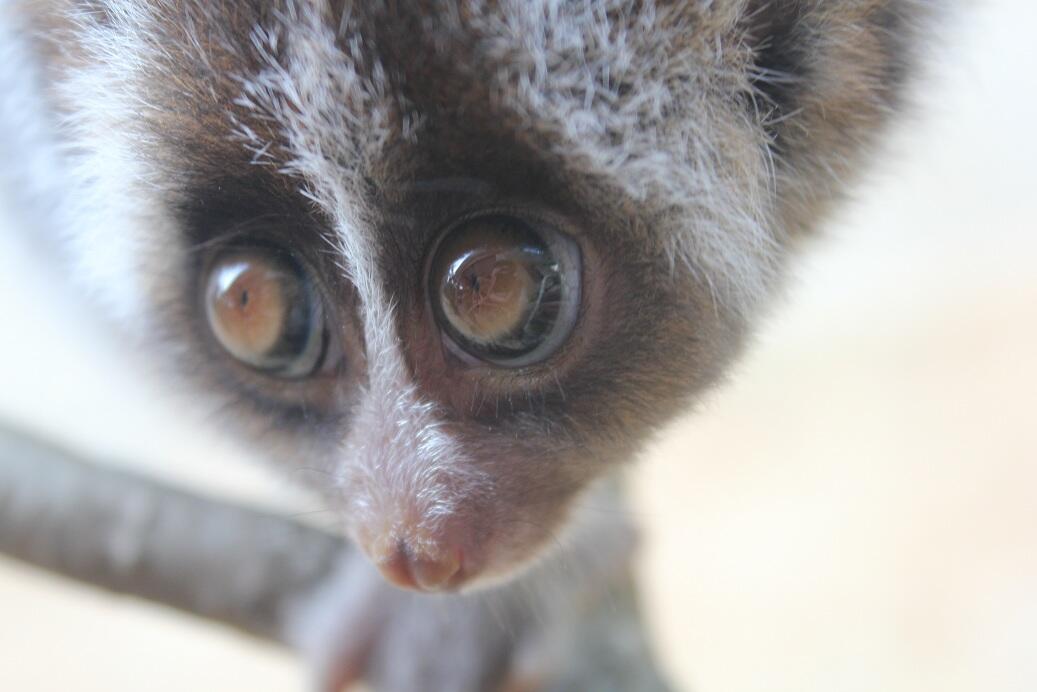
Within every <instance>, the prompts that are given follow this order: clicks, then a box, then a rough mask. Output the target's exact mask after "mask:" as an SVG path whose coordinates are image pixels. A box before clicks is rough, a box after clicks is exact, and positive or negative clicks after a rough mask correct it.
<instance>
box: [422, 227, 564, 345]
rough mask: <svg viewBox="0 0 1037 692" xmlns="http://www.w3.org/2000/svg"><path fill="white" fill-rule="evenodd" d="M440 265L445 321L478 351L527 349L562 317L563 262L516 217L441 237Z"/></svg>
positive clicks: (463, 342) (460, 339)
mask: <svg viewBox="0 0 1037 692" xmlns="http://www.w3.org/2000/svg"><path fill="white" fill-rule="evenodd" d="M436 264H437V265H438V269H439V271H438V272H437V274H438V277H439V278H438V284H439V285H438V289H439V290H438V296H439V303H440V305H439V308H440V312H441V313H442V315H443V319H442V322H443V323H444V326H445V328H446V329H447V331H448V332H449V333H450V334H451V336H452V337H453V338H454V339H455V341H457V342H458V343H459V345H462V346H463V347H464V348H466V349H467V350H468V351H470V352H472V353H473V355H480V356H485V357H490V358H500V359H506V358H509V357H517V356H521V355H525V354H526V353H529V352H531V351H532V350H533V349H535V348H536V347H537V346H538V345H539V344H540V343H541V342H542V341H543V340H544V339H545V338H546V336H547V335H548V334H550V332H551V330H552V328H553V326H554V324H555V322H556V321H557V319H558V313H559V309H560V305H561V300H562V280H561V276H560V273H559V268H558V263H557V261H556V260H555V258H554V257H553V256H552V254H551V252H550V250H549V249H548V247H547V246H546V244H545V243H544V242H543V241H542V240H541V239H540V237H539V236H538V235H537V234H536V233H534V232H533V231H532V230H531V229H530V228H528V227H527V226H525V224H522V223H521V222H519V221H518V220H515V219H509V218H506V217H493V218H481V219H477V220H475V221H473V222H470V223H469V224H468V225H466V226H464V227H462V228H460V229H458V230H457V231H455V233H454V235H452V236H451V237H450V238H448V239H447V240H446V241H445V242H444V245H443V247H441V249H440V252H439V258H438V259H437V262H436Z"/></svg>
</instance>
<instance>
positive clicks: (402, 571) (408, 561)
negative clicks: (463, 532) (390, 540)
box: [378, 541, 461, 591]
mask: <svg viewBox="0 0 1037 692" xmlns="http://www.w3.org/2000/svg"><path fill="white" fill-rule="evenodd" d="M378 568H379V569H380V570H381V571H382V575H383V576H384V577H385V578H386V579H387V580H388V581H389V582H391V583H393V584H395V585H396V586H399V587H400V588H403V589H415V590H419V591H439V590H442V589H446V588H450V587H451V586H454V585H455V582H456V581H457V577H458V576H459V575H460V572H461V554H460V552H451V551H445V552H443V553H442V554H440V555H427V554H420V555H418V554H415V553H414V551H412V550H411V549H410V548H409V547H408V546H407V544H406V543H404V542H403V541H400V542H398V543H397V544H396V547H395V549H394V550H392V551H391V554H389V555H388V556H386V557H385V558H383V559H381V560H379V561H378Z"/></svg>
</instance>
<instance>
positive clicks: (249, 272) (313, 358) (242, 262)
mask: <svg viewBox="0 0 1037 692" xmlns="http://www.w3.org/2000/svg"><path fill="white" fill-rule="evenodd" d="M203 299H204V303H205V314H206V318H207V320H208V325H209V329H210V330H211V331H212V334H213V335H214V336H215V337H216V340H217V341H218V342H219V343H220V345H221V346H222V347H223V348H224V349H225V350H226V351H227V352H228V353H229V354H230V355H232V356H233V357H234V358H236V359H237V360H239V361H241V362H242V363H244V364H246V365H248V366H249V367H251V368H253V369H255V370H258V371H261V372H263V373H265V374H269V375H273V376H276V377H281V378H286V379H290V378H301V377H306V376H307V375H310V374H312V373H314V372H315V371H317V370H318V369H319V368H320V367H321V366H322V364H323V361H324V360H325V356H326V353H327V350H328V329H327V325H326V322H325V314H324V309H323V306H322V303H321V296H320V292H319V290H318V289H317V287H316V285H315V284H314V282H313V280H312V278H311V277H310V276H309V274H308V273H307V272H306V271H305V270H304V268H303V267H302V266H301V265H299V264H298V263H297V262H295V261H294V260H292V259H291V258H290V257H288V256H287V255H286V254H285V253H281V252H277V251H276V250H273V249H266V248H248V249H235V250H230V251H227V252H224V253H223V254H221V255H220V256H218V257H217V258H216V259H215V261H213V263H212V264H211V266H210V268H209V270H208V273H207V276H206V278H205V284H204V295H203Z"/></svg>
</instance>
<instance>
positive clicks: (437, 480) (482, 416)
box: [30, 0, 904, 590]
mask: <svg viewBox="0 0 1037 692" xmlns="http://www.w3.org/2000/svg"><path fill="white" fill-rule="evenodd" d="M807 5H810V7H807ZM814 5H820V4H817V3H796V2H789V3H777V4H775V3H758V2H740V1H731V2H685V3H651V2H648V3H645V2H638V3H626V2H606V3H591V2H571V3H548V2H526V1H525V0H516V1H515V2H500V3H482V2H478V3H477V2H442V3H401V4H399V5H398V4H397V3H391V2H390V3H357V4H356V5H352V4H349V3H345V4H343V3H341V2H335V3H324V2H312V3H311V2H287V3H282V2H270V3H267V2H248V3H245V2H226V3H224V2H202V0H197V1H188V0H184V1H182V2H146V3H138V2H118V1H116V0H109V1H107V2H75V1H68V2H62V3H56V5H55V7H50V6H49V5H48V8H49V9H48V12H50V13H53V14H51V15H50V18H49V19H47V20H46V22H47V24H48V35H49V36H51V37H54V38H55V40H54V46H52V49H53V51H54V52H55V53H56V54H57V56H58V57H56V58H55V59H54V63H53V66H52V67H53V71H54V72H53V83H54V98H55V101H56V103H57V105H58V107H59V108H60V109H62V110H63V112H64V113H65V114H66V116H65V117H66V121H65V122H64V133H65V136H66V138H67V141H68V143H69V162H70V167H71V171H72V173H71V176H70V177H71V178H72V179H73V184H75V185H79V186H82V195H80V196H81V197H82V199H83V200H84V204H83V207H82V209H79V210H77V213H78V215H79V218H80V219H81V220H82V227H80V228H75V229H71V231H70V245H71V247H72V248H73V252H74V254H75V255H76V261H77V266H78V269H79V271H80V273H81V274H82V275H83V276H86V277H87V278H88V279H89V280H90V281H91V282H92V283H93V285H97V286H100V289H99V291H100V293H101V295H102V297H103V298H105V299H106V300H107V301H108V303H109V305H110V306H111V307H112V308H113V309H114V310H115V313H116V314H117V315H118V316H120V317H121V318H122V319H123V320H124V321H125V322H126V323H127V324H129V325H130V326H132V327H133V328H135V329H137V330H139V331H140V332H141V334H142V335H143V337H144V339H145V343H146V344H147V345H148V347H149V348H152V349H154V351H155V353H156V356H159V355H161V356H162V357H163V358H168V359H170V362H171V363H173V365H174V367H176V368H178V372H180V373H182V374H183V376H184V377H185V378H186V379H187V381H189V382H190V383H191V384H192V386H193V387H195V390H194V391H195V392H196V394H195V395H196V396H199V397H202V396H207V397H209V399H207V400H211V401H214V402H216V403H217V404H220V405H224V406H225V408H226V410H227V411H229V412H231V413H232V414H233V419H234V421H235V425H236V426H237V427H238V428H239V429H240V430H242V431H243V432H244V434H245V435H246V436H247V437H248V438H249V439H250V440H252V441H253V442H254V443H255V445H256V446H257V447H258V448H259V449H261V450H262V451H264V452H265V453H267V454H268V455H269V456H270V457H272V458H273V459H275V460H276V461H278V462H279V463H281V464H283V465H285V466H287V467H288V468H289V469H290V470H291V471H292V475H293V476H294V477H295V478H297V479H301V480H305V481H306V482H307V483H308V484H309V485H311V486H312V487H314V488H316V489H317V490H318V491H319V492H321V493H322V494H324V495H325V496H326V497H327V498H328V501H329V503H330V504H331V506H333V507H334V508H335V509H336V511H337V512H338V514H339V515H340V517H341V520H342V524H343V526H344V528H345V530H346V531H347V532H348V533H349V535H350V536H352V537H353V538H354V539H355V540H356V542H357V543H358V544H359V545H360V546H361V547H362V549H363V550H364V551H365V552H366V553H367V555H368V556H369V557H370V558H371V560H372V561H373V562H375V563H376V564H378V565H379V566H380V567H381V568H382V570H383V572H384V573H385V575H386V576H387V578H389V579H390V580H392V581H393V582H395V583H397V584H400V585H403V586H407V587H413V588H420V589H425V590H435V589H452V588H458V587H462V586H467V585H471V584H477V583H480V582H486V581H489V580H493V579H497V578H501V577H504V576H506V575H509V574H511V573H513V572H514V571H516V570H517V569H519V568H520V567H521V566H523V565H525V564H527V563H529V562H530V561H531V560H533V559H534V558H535V557H537V556H538V555H539V554H541V553H542V552H543V551H544V550H545V548H546V546H548V545H549V544H552V543H554V542H556V539H557V537H558V536H559V535H560V534H562V533H564V532H563V529H564V526H565V524H566V519H567V516H568V514H569V512H570V510H571V508H572V507H573V504H574V502H575V501H576V499H577V498H578V496H579V495H580V493H581V491H582V490H584V489H585V488H587V487H588V486H589V485H590V484H591V483H592V482H593V481H594V480H595V479H597V478H599V477H601V476H602V475H603V474H605V473H606V472H607V471H609V470H610V469H612V468H615V467H616V465H617V464H619V463H621V462H624V461H625V460H627V459H629V458H630V457H631V456H632V455H633V454H634V453H635V452H636V450H637V449H638V447H639V445H640V444H641V443H642V442H643V440H644V438H645V436H646V435H647V434H648V433H649V432H650V431H651V430H652V429H653V428H655V427H656V426H658V425H659V424H661V423H662V422H665V421H666V420H668V419H669V418H670V417H672V416H673V415H674V414H676V413H677V412H678V411H680V410H682V408H684V407H685V406H686V405H687V404H688V403H689V402H690V401H691V400H692V399H693V397H694V395H695V394H697V393H698V392H700V391H702V390H703V389H704V388H705V387H707V386H708V385H709V384H710V383H712V382H714V381H715V380H716V379H717V378H718V376H719V375H720V373H721V372H722V370H723V367H724V366H725V364H726V363H727V362H728V361H729V360H730V359H731V358H732V357H733V355H734V354H735V353H736V352H737V350H738V347H739V344H740V343H741V341H742V339H743V336H744V334H745V333H746V331H747V330H748V327H749V324H750V322H751V320H752V318H753V317H754V316H755V315H756V314H757V312H758V310H759V308H760V306H761V304H762V303H763V302H764V301H765V300H766V297H767V295H768V294H769V293H771V292H772V291H773V289H774V286H775V284H776V283H777V280H778V276H779V274H780V268H781V266H782V264H783V261H784V256H785V254H786V247H787V246H788V245H789V244H790V240H791V238H792V237H793V236H795V235H796V234H797V233H799V232H800V231H802V230H803V229H804V228H805V226H807V225H808V224H809V223H811V222H812V220H813V218H814V217H815V216H816V214H817V210H818V209H820V208H821V207H823V206H824V205H825V203H826V202H827V201H828V199H829V198H830V197H831V196H832V194H833V184H832V180H833V179H834V177H841V176H845V175H846V174H847V173H848V172H849V168H850V166H851V161H852V160H853V159H852V155H853V154H854V153H855V152H856V151H857V149H858V148H859V145H860V143H861V141H862V140H864V139H866V138H867V135H868V133H870V131H871V129H872V128H873V127H874V126H875V125H876V124H877V123H878V122H879V121H880V120H881V114H882V113H883V112H885V110H886V108H887V106H888V105H889V103H888V101H889V97H890V93H891V85H892V82H893V80H895V78H896V75H897V74H898V70H897V66H898V65H899V62H900V58H901V56H900V55H899V52H900V50H901V46H900V45H899V43H897V42H896V41H893V40H892V39H890V37H891V36H895V35H896V34H895V31H896V30H897V29H896V27H898V26H900V25H899V24H898V25H896V26H894V24H891V22H892V21H893V19H896V20H897V21H899V22H901V23H902V21H903V19H902V17H901V14H902V13H903V11H904V10H903V8H902V7H899V3H892V2H877V1H873V2H863V1H862V2H853V3H851V2H845V3H832V7H831V8H826V9H817V7H814ZM836 5H838V7H836ZM30 11H38V10H30ZM61 13H64V14H61ZM55 16H59V17H61V18H60V19H57V20H55V19H53V17H55ZM818 27H824V28H825V31H827V32H830V33H835V34H838V33H839V32H838V31H837V30H839V29H843V30H845V31H844V32H843V34H840V36H841V38H840V39H839V40H832V41H825V40H821V38H823V37H821V38H819V36H820V34H819V33H818V32H817V31H813V30H815V29H818ZM812 31H813V33H811V32H812ZM804 41H813V43H809V44H808V43H803V42H804ZM807 48H809V50H808V49H807Z"/></svg>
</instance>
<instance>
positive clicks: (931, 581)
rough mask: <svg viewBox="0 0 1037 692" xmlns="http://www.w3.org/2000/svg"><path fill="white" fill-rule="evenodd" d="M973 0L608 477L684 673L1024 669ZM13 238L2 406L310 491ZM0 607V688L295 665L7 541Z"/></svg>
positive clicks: (21, 416)
mask: <svg viewBox="0 0 1037 692" xmlns="http://www.w3.org/2000/svg"><path fill="white" fill-rule="evenodd" d="M963 4H965V5H968V4H969V3H963ZM966 10H967V14H966V17H965V20H964V21H962V22H961V23H960V25H958V26H955V27H953V28H952V29H950V30H948V31H947V32H946V33H945V40H944V41H943V42H944V43H946V44H947V47H946V48H944V49H943V50H942V52H941V53H940V56H941V59H940V60H939V64H938V65H937V66H936V69H935V70H934V74H933V75H932V76H931V77H930V78H929V79H928V80H927V83H928V84H929V86H928V87H927V88H926V90H925V91H924V93H923V96H922V99H921V102H922V103H921V105H922V107H921V108H920V109H919V112H918V114H917V115H916V116H915V118H914V119H913V120H912V121H909V122H907V123H905V124H904V125H903V126H902V127H901V128H899V130H898V132H897V133H896V135H895V137H894V138H893V141H892V142H891V143H890V146H889V147H888V152H887V156H886V157H885V158H884V162H883V164H882V166H880V167H879V169H877V170H876V171H875V173H874V175H872V176H871V177H870V179H869V181H868V182H867V183H866V184H865V185H864V186H862V187H861V188H860V189H859V190H858V194H857V199H856V200H855V201H854V202H853V203H851V204H850V205H848V206H847V207H846V208H844V209H843V210H842V212H841V214H840V216H839V217H838V218H837V219H835V220H834V223H832V224H831V225H830V229H829V232H828V233H827V235H826V237H825V238H824V239H823V240H821V241H819V242H818V243H816V244H815V245H814V247H813V248H812V249H811V250H810V252H809V253H808V255H807V257H806V261H805V262H804V263H802V264H801V265H800V268H799V271H797V273H796V276H795V280H794V281H793V282H792V284H791V286H790V291H789V294H788V296H787V299H786V300H785V301H784V304H783V305H782V306H780V308H779V309H778V310H776V311H775V314H774V317H773V318H772V319H771V321H770V323H769V324H768V326H767V328H766V329H765V330H764V332H763V333H762V335H761V336H760V338H759V339H758V341H757V344H756V346H755V348H754V349H752V351H751V353H750V356H749V358H748V359H747V360H746V361H744V362H743V364H742V365H741V366H740V367H739V368H738V369H737V371H736V372H735V373H734V374H733V376H732V377H731V381H730V383H729V384H728V385H727V386H725V387H724V388H722V389H721V390H720V391H718V392H717V393H715V394H714V395H713V396H711V397H710V399H709V400H708V401H707V402H706V404H705V405H704V406H703V407H702V409H701V410H700V411H699V412H697V413H696V415H694V416H692V417H689V418H688V419H687V420H686V421H682V422H681V423H680V424H678V425H676V426H674V427H673V429H672V430H671V431H670V432H669V433H668V434H666V435H665V436H663V437H661V438H660V440H659V441H658V442H657V444H655V445H654V446H653V448H652V450H651V452H650V453H649V454H648V455H646V458H645V459H643V460H642V461H641V463H640V464H639V465H638V466H637V468H636V469H635V470H634V472H633V473H632V474H631V476H632V478H634V485H635V491H636V493H635V494H636V507H637V509H636V511H637V514H638V516H639V517H640V518H641V520H642V522H643V524H644V525H645V527H646V531H645V533H646V541H645V547H644V551H643V557H644V559H643V565H642V566H643V570H642V571H643V575H644V587H645V592H646V595H645V598H646V603H647V605H648V608H649V613H650V618H651V621H652V624H653V626H654V627H655V628H656V630H657V632H658V641H659V647H660V650H661V653H662V654H663V656H664V658H665V662H666V665H667V666H668V667H669V669H670V670H671V671H672V672H673V674H674V677H675V679H676V680H677V681H679V682H680V683H681V684H682V685H684V686H686V687H688V688H694V689H696V690H699V691H700V692H756V691H758V692H777V691H783V690H789V691H792V690H795V691H796V692H815V691H816V692H834V691H837V690H838V691H839V692H851V691H854V690H861V691H863V690H883V691H885V692H917V691H920V690H940V691H941V692H956V691H959V690H960V691H965V690H969V691H975V692H978V691H983V692H986V691H988V690H998V691H1009V690H1020V691H1022V690H1027V691H1032V690H1035V689H1037V420H1035V418H1037V269H1035V267H1037V233H1035V226H1037V191H1035V189H1034V188H1035V183H1037V176H1035V175H1034V173H1033V167H1034V165H1035V162H1037V143H1035V142H1037V137H1035V136H1034V123H1035V122H1037V41H1035V40H1034V38H1033V33H1034V30H1035V28H1037V5H1035V4H1033V3H1030V2H1028V0H990V1H989V2H984V3H982V5H980V4H978V3H977V4H976V5H975V6H972V7H970V8H966ZM35 261H38V260H37V259H34V258H32V257H30V256H29V254H28V253H27V252H26V250H25V248H24V247H23V246H22V245H19V244H18V243H16V242H13V240H12V238H11V237H10V232H9V231H8V230H3V229H0V314H2V315H3V319H2V322H0V324H2V327H0V419H3V420H10V421H14V422H17V423H19V424H21V425H23V426H25V427H27V428H30V429H33V430H37V431H41V432H45V433H46V434H48V435H50V436H53V437H57V438H58V439H61V440H64V441H65V442H67V443H68V444H70V445H75V446H77V447H80V448H83V449H86V450H91V451H93V452H95V453H99V454H109V455H113V456H115V457H119V458H125V459H135V458H140V459H144V460H146V462H147V464H148V465H149V468H151V469H152V470H153V471H155V472H156V473H162V474H165V475H168V476H172V477H175V478H177V479H178V480H180V481H182V482H185V483H192V484H196V485H199V486H202V487H208V488H211V487H218V488H219V489H220V490H221V491H223V492H227V493H230V494H232V495H235V496H238V497H243V498H248V499H250V500H252V501H255V502H260V503H264V504H270V505H273V506H279V507H296V508H298V507H305V500H301V499H300V498H298V497H295V496H292V495H291V493H290V492H289V491H288V489H287V488H285V487H284V485H283V483H282V482H281V480H280V479H279V478H276V477H274V476H268V475H266V474H265V473H264V471H263V470H262V469H257V468H256V467H254V466H252V465H250V464H248V463H247V462H246V460H245V459H244V457H243V456H242V455H241V454H240V453H238V452H237V451H236V450H234V449H232V448H229V447H227V446H226V445H225V443H221V442H220V441H219V440H218V439H215V438H210V437H209V436H206V435H203V434H202V433H199V432H198V431H197V429H196V427H195V426H194V425H192V424H191V422H190V420H188V419H189V417H190V416H189V414H188V415H185V414H184V413H183V412H182V411H180V410H179V409H177V408H175V407H173V406H171V405H169V404H168V403H166V402H163V401H161V400H157V399H156V394H155V392H156V391H157V390H156V389H155V388H154V386H153V385H152V384H151V383H149V382H148V381H147V380H148V378H147V376H146V375H142V374H141V371H140V366H139V364H133V363H129V362H128V361H129V360H130V358H129V357H128V356H127V355H125V354H120V353H118V352H115V351H113V350H112V349H111V348H110V347H109V342H108V341H107V338H109V337H108V336H107V335H99V334H97V333H96V331H95V330H96V329H97V327H96V326H95V325H93V324H92V323H91V322H90V321H89V320H88V319H86V318H85V317H84V316H83V315H82V314H81V311H80V310H79V309H78V307H77V306H73V307H72V308H71V309H70V307H69V306H68V305H67V301H66V300H65V298H64V296H63V295H62V293H61V291H60V290H59V289H58V288H56V287H54V286H51V285H50V279H49V278H48V277H46V276H45V275H44V274H41V273H40V272H39V271H38V269H36V268H35V267H34V266H33V262H35ZM0 612H2V613H3V614H4V617H3V618H2V619H0V690H24V691H27V692H33V691H37V690H43V691H48V692H49V691H51V690H60V689H67V688H74V689H78V690H106V691H116V690H140V689H148V690H184V689H188V690H229V689H244V688H248V689H250V690H254V691H257V692H258V691H262V690H271V691H273V690H295V689H301V686H302V682H303V677H302V671H301V669H300V667H299V666H298V665H297V663H296V662H295V661H294V660H293V659H292V658H291V657H289V656H288V655H286V654H284V653H282V652H280V651H278V650H276V649H273V648H269V647H266V646H263V645H260V644H256V643H254V642H252V641H250V640H246V639H243V638H240V637H238V636H237V635H236V634H233V633H230V632H227V631H224V630H221V629H219V628H214V627H210V626H208V625H205V624H202V623H198V622H196V621H193V620H189V619H185V618H182V617H180V616H178V615H174V614H171V613H169V612H168V611H165V610H162V609H158V608H153V607H150V606H146V605H142V604H139V603H137V602H133V601H129V600H125V599H116V598H112V597H110V596H106V595H102V594H98V593H95V592H93V591H90V590H88V589H84V588H82V587H79V586H75V585H72V584H70V583H68V582H64V581H61V580H57V579H53V578H51V577H47V576H43V575H42V574H40V573H38V572H35V571H32V570H29V569H27V568H24V567H22V566H20V565H17V564H15V563H12V562H6V561H2V560H0Z"/></svg>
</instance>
